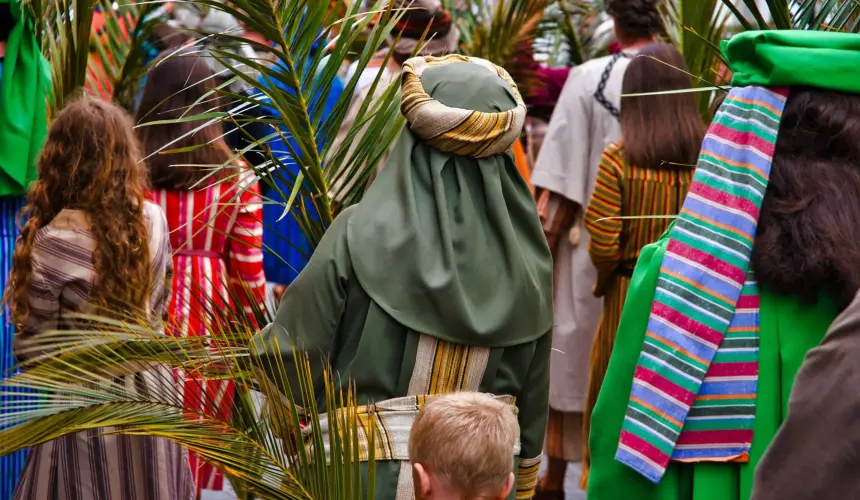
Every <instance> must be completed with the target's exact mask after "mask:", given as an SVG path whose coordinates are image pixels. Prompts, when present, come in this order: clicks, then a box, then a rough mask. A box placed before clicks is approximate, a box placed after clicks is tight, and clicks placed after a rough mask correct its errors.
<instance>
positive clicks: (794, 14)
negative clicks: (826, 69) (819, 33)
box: [722, 0, 860, 33]
mask: <svg viewBox="0 0 860 500" xmlns="http://www.w3.org/2000/svg"><path fill="white" fill-rule="evenodd" d="M722 2H723V4H724V5H725V6H726V8H727V9H729V11H730V12H731V13H732V15H733V17H734V18H735V19H736V20H737V21H738V23H739V24H740V25H741V26H742V28H743V29H745V30H750V29H764V30H766V29H772V28H775V29H802V30H836V31H846V32H850V33H856V32H857V30H858V28H860V23H858V19H860V4H858V2H857V1H856V0H766V1H765V2H764V4H765V5H766V7H767V8H766V9H764V10H763V9H761V8H760V7H759V5H758V3H757V2H756V1H755V0H742V2H740V4H742V6H743V8H745V9H746V10H747V11H748V13H749V15H745V14H744V13H743V12H742V11H741V9H740V8H739V2H736V1H735V0H722Z"/></svg>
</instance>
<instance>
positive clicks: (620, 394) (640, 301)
mask: <svg viewBox="0 0 860 500" xmlns="http://www.w3.org/2000/svg"><path fill="white" fill-rule="evenodd" d="M668 233H669V231H667V232H666V233H665V234H664V235H663V237H662V238H661V239H660V240H659V241H658V242H656V243H653V244H651V245H648V246H646V247H645V248H643V249H642V252H641V253H640V256H639V261H638V262H637V264H636V269H635V271H634V273H633V278H632V279H631V282H630V291H629V292H628V294H627V300H626V301H625V303H624V310H623V312H622V314H621V322H620V323H619V325H618V334H617V337H616V340H615V348H614V349H613V350H612V357H611V358H610V360H609V368H608V370H607V372H606V378H605V379H604V381H603V386H602V387H601V389H600V395H599V396H598V398H597V404H596V405H595V407H594V413H593V414H592V418H591V422H592V424H591V433H590V435H589V441H588V443H589V448H590V450H591V471H590V475H589V477H588V499H589V500H629V499H631V498H636V499H653V498H658V497H659V496H658V495H657V494H656V491H655V490H656V488H655V485H654V484H652V483H651V482H650V481H648V480H647V479H645V477H643V476H641V475H640V474H639V473H637V472H635V471H634V470H633V469H631V468H629V467H627V466H625V465H623V464H621V463H619V462H616V461H615V452H616V450H617V449H618V439H619V437H620V435H621V425H622V424H623V423H624V415H625V413H626V412H627V401H628V398H629V395H630V390H631V389H632V387H633V373H634V372H635V370H636V363H637V361H638V360H639V352H640V350H641V349H642V344H643V342H644V341H645V331H646V329H647V327H648V317H649V316H650V314H651V303H652V301H653V300H654V292H655V290H656V288H657V277H658V275H659V274H660V266H661V264H662V263H663V255H664V254H665V252H666V246H667V245H668V243H669V239H668V236H667V235H668ZM672 472H673V471H672V469H671V468H670V470H669V471H667V475H671V474H672ZM662 483H665V484H674V483H675V481H673V480H671V479H670V478H667V477H664V479H663V481H662ZM664 487H665V485H664ZM664 489H665V488H664ZM661 493H665V492H664V491H661ZM669 498H671V496H670V497H669Z"/></svg>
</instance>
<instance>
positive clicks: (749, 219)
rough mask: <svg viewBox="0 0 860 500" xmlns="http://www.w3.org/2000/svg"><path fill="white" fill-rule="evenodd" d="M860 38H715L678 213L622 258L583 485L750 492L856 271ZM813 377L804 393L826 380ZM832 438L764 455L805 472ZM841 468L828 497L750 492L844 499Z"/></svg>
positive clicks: (601, 496) (702, 499)
mask: <svg viewBox="0 0 860 500" xmlns="http://www.w3.org/2000/svg"><path fill="white" fill-rule="evenodd" d="M858 50H860V35H854V34H843V33H835V32H833V33H829V32H804V31H762V32H756V31H753V32H745V33H742V34H739V35H737V36H735V37H734V38H732V39H731V40H729V41H728V42H723V54H724V55H725V58H726V60H727V61H728V63H729V66H730V68H731V70H732V72H733V73H734V75H733V78H732V85H733V87H734V88H733V89H732V90H731V92H730V93H729V94H728V96H727V97H726V99H725V101H724V102H723V103H722V105H721V106H720V108H719V110H718V111H717V113H716V116H715V117H714V120H713V123H712V124H711V126H710V128H709V130H708V133H707V135H706V136H705V139H704V141H703V144H702V150H701V153H700V155H699V161H698V164H697V166H696V171H695V173H694V175H693V181H692V184H691V185H690V189H689V192H688V194H687V197H686V199H685V201H684V204H683V208H682V210H681V214H680V215H679V217H678V219H677V220H676V221H675V222H674V224H673V225H672V227H670V228H669V230H668V231H667V232H666V233H665V234H664V235H663V237H662V239H661V240H660V241H658V242H657V243H654V244H652V245H649V246H646V247H645V248H644V249H643V250H642V252H641V254H640V257H639V261H638V264H637V265H636V268H635V270H634V272H633V277H632V279H631V283H630V289H629V293H628V295H627V300H626V302H625V305H624V309H623V312H622V315H621V322H620V324H619V327H618V334H617V338H616V342H615V347H614V349H613V351H612V356H611V358H610V362H609V367H608V371H607V373H606V378H605V380H604V383H603V387H602V389H601V391H600V395H599V396H598V399H597V404H596V406H595V408H594V413H593V418H592V425H591V435H590V439H589V444H590V449H591V458H592V461H591V475H590V477H589V482H588V498H589V500H622V499H624V500H626V499H629V498H636V499H637V500H747V499H748V498H750V494H751V491H752V489H753V479H754V473H755V470H756V467H757V466H758V465H759V463H760V461H761V458H762V455H763V454H764V452H765V450H767V448H768V446H769V445H770V443H771V441H772V440H773V439H774V436H775V435H776V434H777V431H778V430H779V429H780V426H781V425H782V424H783V422H784V421H785V418H786V409H787V408H788V414H789V420H791V419H792V417H793V415H792V412H793V411H795V406H791V407H789V405H788V398H789V394H790V393H791V391H792V385H793V383H794V379H795V375H796V374H797V372H798V369H799V368H800V366H801V364H802V363H803V360H804V357H806V354H807V353H808V352H809V351H810V349H813V348H814V347H816V346H817V345H818V344H819V343H820V342H821V340H822V338H823V337H824V334H825V332H826V331H827V328H828V327H829V325H830V324H831V322H833V320H834V318H835V317H836V316H837V314H839V312H840V311H841V310H843V309H845V307H846V306H848V304H849V303H850V302H851V300H852V298H853V297H854V295H855V293H856V292H857V290H858V288H860V271H858V270H860V226H858V224H857V221H858V220H860V167H858V163H857V159H858V158H860V79H858V78H857V72H858V70H857V68H858V67H860V66H858V63H860V51H858ZM819 359H820V358H819ZM813 361H814V360H810V362H813ZM813 368H814V369H816V370H818V371H819V372H820V373H822V374H826V370H827V368H826V367H825V366H823V365H821V364H820V362H817V361H815V365H814V367H813ZM850 380H851V379H850V378H848V379H846V380H843V381H842V384H850ZM821 382H822V385H820V386H818V385H816V386H814V387H809V386H807V388H806V392H805V394H807V395H808V394H809V391H812V392H815V391H817V390H818V389H819V388H821V389H822V390H828V385H827V384H828V382H827V378H826V377H825V378H822V379H821ZM844 386H848V385H844ZM839 399H840V397H839V396H836V397H835V399H834V398H831V399H829V400H826V399H820V398H811V399H807V401H809V403H810V404H816V405H818V406H815V407H812V406H809V407H806V408H805V410H806V411H807V412H809V411H813V412H814V414H815V415H818V414H819V413H821V414H828V413H829V412H831V411H834V405H835V403H833V404H828V401H831V402H832V401H839ZM801 415H803V414H801ZM799 416H800V415H799ZM853 416H855V414H852V417H853ZM801 418H802V417H801ZM801 421H803V420H801ZM813 421H815V423H818V424H819V425H824V424H826V423H827V421H818V420H817V419H809V418H807V419H806V422H809V423H810V425H811V423H812V422H813ZM850 425H852V426H853V425H854V422H853V420H851V424H850ZM795 428H797V427H796V425H795ZM805 432H807V427H806V426H803V427H802V428H800V429H799V431H798V433H797V434H794V435H793V436H792V435H789V434H780V436H781V437H784V439H787V440H791V439H792V438H794V439H802V438H801V436H800V434H799V433H805ZM817 435H822V436H823V435H824V434H822V433H817ZM832 439H835V440H840V439H842V436H837V435H835V434H832V435H831V441H826V440H819V441H816V440H805V441H799V442H803V443H805V444H806V446H804V447H795V448H788V447H785V443H783V445H782V446H783V448H782V450H790V453H791V455H781V454H780V453H781V452H779V451H778V449H774V450H772V452H768V463H769V464H770V465H771V466H772V467H773V466H777V467H778V465H779V464H780V463H782V462H783V461H784V463H785V464H789V463H790V460H791V459H792V458H794V459H796V460H798V461H797V462H796V463H798V464H799V466H798V467H794V468H793V469H791V472H789V471H788V470H785V471H783V472H784V473H787V474H789V475H791V476H792V478H793V479H794V480H796V481H797V483H796V484H805V485H806V486H809V482H808V481H809V479H810V478H809V476H808V472H809V471H808V468H807V467H805V466H802V464H804V463H807V462H804V461H803V457H799V456H800V455H803V454H810V457H816V460H815V461H814V462H817V463H820V464H828V465H827V466H828V467H835V468H837V469H838V467H839V460H840V457H839V455H831V453H835V452H836V450H838V447H837V446H836V445H835V444H834V443H835V442H833V441H832ZM831 445H832V446H833V447H832V448H830V446H831ZM786 452H788V451H786ZM816 453H817V455H816ZM853 453H855V451H854V450H852V454H853ZM822 455H823V456H822ZM762 465H764V463H762ZM770 470H771V471H773V470H776V468H774V469H770ZM851 474H852V476H851V479H852V481H851V482H852V485H853V486H852V489H850V490H846V491H844V492H843V493H844V494H842V495H839V496H829V497H828V496H820V495H819V494H817V491H819V490H815V491H816V493H815V494H812V492H813V490H811V489H810V490H806V489H805V488H804V491H809V492H810V494H809V495H806V494H803V493H798V490H797V489H788V490H786V489H781V490H780V491H785V494H784V495H775V496H769V495H767V493H768V492H772V491H774V490H772V489H770V488H769V487H768V488H764V489H762V490H761V496H759V497H757V498H802V499H807V498H855V497H856V496H857V495H856V494H855V493H856V491H857V488H856V470H853V469H852V472H851ZM822 477H823V476H819V477H817V478H816V480H817V481H818V482H817V484H822V483H821V482H820V480H821V478H822ZM766 484H768V485H770V484H771V483H770V482H767V483H766ZM773 484H776V483H773ZM792 484H794V483H792ZM784 485H785V483H783V486H784Z"/></svg>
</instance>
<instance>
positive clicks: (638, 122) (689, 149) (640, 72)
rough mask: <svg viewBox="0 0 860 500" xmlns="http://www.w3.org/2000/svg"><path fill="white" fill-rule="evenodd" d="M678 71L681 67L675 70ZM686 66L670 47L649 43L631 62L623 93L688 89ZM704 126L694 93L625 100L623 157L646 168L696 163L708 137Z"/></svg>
mask: <svg viewBox="0 0 860 500" xmlns="http://www.w3.org/2000/svg"><path fill="white" fill-rule="evenodd" d="M676 68H677V69H676ZM681 70H683V71H688V70H687V64H686V63H685V62H684V58H683V56H681V54H680V53H679V52H678V50H677V49H676V48H675V47H673V46H671V45H669V44H666V43H653V44H650V45H647V46H646V47H645V48H644V49H642V51H641V52H640V53H639V54H638V55H637V56H636V57H634V58H633V60H632V61H630V65H629V66H628V67H627V71H626V72H625V73H624V82H623V84H622V94H640V93H646V92H661V91H664V90H680V89H688V88H690V87H692V86H693V84H692V82H691V81H690V77H689V76H687V75H686V74H685V73H683V72H682V71H681ZM705 130H706V128H705V123H704V121H703V120H702V115H701V114H700V113H699V109H698V106H697V105H696V100H695V98H694V97H693V94H691V93H684V94H664V95H647V96H638V97H622V98H621V135H622V137H623V138H624V157H625V158H626V159H627V161H629V162H630V163H631V164H632V165H636V166H639V167H642V168H660V167H661V166H665V167H669V168H677V165H678V164H683V165H695V164H696V159H697V157H698V155H699V149H700V148H701V147H702V138H704V136H705Z"/></svg>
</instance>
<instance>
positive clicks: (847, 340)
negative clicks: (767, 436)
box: [751, 298, 860, 500]
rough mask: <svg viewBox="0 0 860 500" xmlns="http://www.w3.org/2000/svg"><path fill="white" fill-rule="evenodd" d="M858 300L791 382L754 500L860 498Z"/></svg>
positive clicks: (759, 471) (758, 476) (757, 478)
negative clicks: (784, 415) (784, 416)
mask: <svg viewBox="0 0 860 500" xmlns="http://www.w3.org/2000/svg"><path fill="white" fill-rule="evenodd" d="M858 367H860V298H855V300H854V302H853V303H852V304H851V306H849V308H848V309H846V311H845V312H844V313H843V314H842V315H841V316H840V317H839V318H837V320H836V321H835V322H834V323H833V325H832V326H831V327H830V330H829V331H828V332H827V336H826V337H825V339H824V341H823V342H822V343H821V345H820V346H819V347H817V348H815V349H813V350H812V351H810V352H809V354H808V355H807V357H806V360H805V361H804V362H803V365H802V366H801V368H800V371H799V372H798V375H797V378H796V379H795V383H794V387H793V389H792V391H791V398H790V399H789V404H788V418H787V419H786V420H785V422H784V423H783V425H782V427H780V430H779V432H778V433H777V435H776V437H775V438H774V440H773V442H772V443H771V445H770V447H769V448H768V450H767V452H766V453H765V455H764V457H763V458H762V460H761V462H760V464H759V466H758V468H757V470H756V474H755V482H754V485H753V494H752V497H751V498H752V500H778V499H779V500H781V499H785V498H804V499H806V498H809V499H837V498H840V499H841V498H846V499H847V498H860V480H858V474H860V472H858V471H860V427H858V425H857V419H858V417H860V393H858V392H857V388H858V387H860V368H858Z"/></svg>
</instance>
